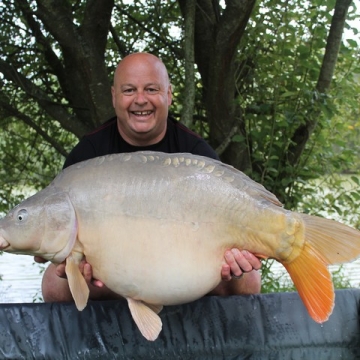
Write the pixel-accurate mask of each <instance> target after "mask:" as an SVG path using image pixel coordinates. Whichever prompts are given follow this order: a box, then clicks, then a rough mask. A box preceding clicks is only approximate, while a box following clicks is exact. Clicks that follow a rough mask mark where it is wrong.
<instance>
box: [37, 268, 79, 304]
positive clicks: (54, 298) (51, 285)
mask: <svg viewBox="0 0 360 360" xmlns="http://www.w3.org/2000/svg"><path fill="white" fill-rule="evenodd" d="M55 269H56V266H55V265H54V264H50V265H49V266H48V267H47V269H46V270H45V272H44V276H43V279H42V283H41V291H42V295H43V299H44V301H45V302H59V301H72V300H73V298H72V296H71V293H70V289H69V284H68V281H67V280H66V279H62V278H60V277H58V276H57V275H56V273H55Z"/></svg>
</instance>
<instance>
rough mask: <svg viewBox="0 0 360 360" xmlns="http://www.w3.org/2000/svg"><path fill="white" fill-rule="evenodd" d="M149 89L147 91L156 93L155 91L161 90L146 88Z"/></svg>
mask: <svg viewBox="0 0 360 360" xmlns="http://www.w3.org/2000/svg"><path fill="white" fill-rule="evenodd" d="M146 90H147V92H149V93H155V92H158V91H159V90H158V89H156V88H148V89H146Z"/></svg>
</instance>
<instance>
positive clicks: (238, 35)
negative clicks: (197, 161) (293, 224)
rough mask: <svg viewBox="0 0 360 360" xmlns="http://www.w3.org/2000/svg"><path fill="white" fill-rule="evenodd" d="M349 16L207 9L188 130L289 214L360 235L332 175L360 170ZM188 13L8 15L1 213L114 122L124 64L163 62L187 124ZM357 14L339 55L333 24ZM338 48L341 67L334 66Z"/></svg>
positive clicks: (292, 5) (18, 1) (0, 116)
mask: <svg viewBox="0 0 360 360" xmlns="http://www.w3.org/2000/svg"><path fill="white" fill-rule="evenodd" d="M349 4H350V0H331V1H328V2H326V3H324V2H322V1H320V0H315V1H300V0H291V1H289V0H262V1H260V2H257V3H255V1H246V2H245V1H244V2H243V1H238V0H236V1H235V0H229V1H226V2H223V1H213V0H197V6H196V14H195V18H194V19H193V21H194V29H195V38H194V44H193V47H194V51H195V62H196V64H194V66H195V70H196V72H195V79H196V80H195V84H194V86H195V90H196V93H195V99H194V101H195V109H194V116H193V121H192V123H191V124H190V126H191V127H192V128H193V129H194V130H196V131H197V132H199V133H200V134H201V135H202V136H204V137H205V138H206V139H207V140H208V141H209V142H210V144H211V145H212V146H213V147H215V148H216V149H217V150H218V151H219V153H220V155H221V158H222V160H223V161H225V162H228V163H230V164H232V165H234V166H236V167H237V168H239V169H241V170H243V171H245V172H246V173H248V174H249V175H250V176H251V177H252V178H253V179H254V180H256V181H258V182H261V183H263V184H264V185H265V186H266V187H267V188H268V189H269V190H271V191H272V192H274V193H275V194H276V195H277V196H278V197H279V199H280V200H281V201H282V202H283V203H284V205H285V206H286V207H287V208H289V209H302V210H304V211H305V212H308V213H314V214H316V213H320V214H321V213H323V211H324V210H326V211H327V214H329V213H330V214H331V211H333V210H334V211H336V214H338V215H339V217H340V218H341V220H343V221H347V222H349V223H351V224H353V225H355V226H359V219H358V218H356V217H352V218H350V214H351V213H353V214H356V213H357V209H356V204H357V202H358V200H359V196H360V194H359V190H358V187H357V188H354V189H353V190H351V191H350V192H345V191H341V189H342V187H343V183H342V180H340V179H339V178H336V177H332V176H331V175H332V174H340V173H344V172H346V173H351V174H355V173H358V171H359V166H360V163H359V161H360V160H359V141H358V137H359V128H360V123H359V103H360V101H359V95H358V94H359V93H360V91H359V90H360V89H359V86H360V83H359V72H360V67H359V42H357V41H355V40H354V37H356V36H358V32H357V30H356V29H354V28H353V25H351V23H350V20H354V19H356V16H358V10H357V9H356V7H355V4H354V3H353V4H352V5H350V6H349ZM185 5H186V1H185V0H178V1H177V2H174V1H167V0H155V1H149V0H133V1H129V0H127V1H126V0H118V1H113V0H102V1H101V2H99V1H97V0H80V1H74V0H69V1H61V2H60V1H56V0H47V1H40V0H37V1H35V0H3V1H2V2H1V3H0V11H1V13H2V21H1V23H0V49H1V51H0V84H1V85H0V86H1V88H2V92H1V93H0V132H1V135H0V151H1V153H2V154H3V157H2V158H3V161H2V164H3V166H2V167H1V168H0V172H1V180H0V181H1V186H0V189H1V190H0V212H5V211H6V210H8V209H9V208H10V207H12V206H13V205H14V204H15V203H16V202H18V201H20V200H21V199H22V198H23V197H24V196H27V195H28V193H29V192H31V191H34V190H37V189H40V188H42V187H44V186H45V185H46V184H48V183H49V182H50V180H51V179H52V178H53V177H54V176H55V174H56V173H57V172H58V171H59V170H60V169H61V166H62V163H63V160H64V157H65V156H66V155H67V154H68V152H69V151H70V149H71V148H72V146H73V145H74V144H75V143H76V141H77V139H78V138H79V137H81V136H82V135H83V134H85V133H86V132H88V131H90V130H91V129H93V128H94V127H95V126H97V125H98V124H100V123H101V122H103V121H105V120H107V118H108V117H110V116H112V115H113V109H112V106H111V101H110V84H111V81H112V80H111V79H112V74H113V71H114V69H115V66H116V64H117V62H118V61H119V59H121V58H122V57H124V56H125V55H127V54H129V53H131V52H134V51H148V52H151V53H154V54H155V55H158V56H160V57H161V58H162V59H163V61H164V63H165V64H166V66H167V68H168V70H169V73H170V75H171V82H172V84H173V85H174V103H173V105H172V108H171V111H172V113H173V114H174V115H175V116H176V117H177V118H178V119H180V114H181V113H182V112H183V110H184V107H186V106H187V104H186V103H185V102H184V99H185V94H186V93H187V92H188V89H187V88H186V86H185V81H184V77H185V71H184V68H185V59H184V51H183V49H184V16H185V15H184V11H183V10H184V7H185ZM348 6H349V12H348V14H347V17H346V23H345V28H346V29H347V34H348V33H350V32H351V31H352V32H353V34H354V37H353V38H347V37H345V38H343V41H342V43H341V46H340V48H339V49H338V50H336V46H335V47H334V46H333V44H334V42H335V40H336V38H337V37H338V36H339V35H341V31H342V27H341V24H340V30H341V31H340V30H338V32H337V33H336V34H335V35H336V36H334V35H332V36H329V32H330V30H331V29H333V27H334V26H333V25H334V23H335V25H336V21H335V20H336V19H337V18H336V19H335V16H334V13H335V12H336V13H337V14H338V13H339V11H338V10H339V8H341V7H343V8H345V9H346V10H347V7H348ZM334 9H335V10H336V11H335V12H334ZM340 13H341V11H340ZM190 20H191V19H190ZM337 21H338V20H337ZM338 22H339V21H338ZM340 23H341V21H340ZM187 45H188V44H187ZM329 48H332V49H333V51H335V55H336V56H335V59H336V58H337V62H336V60H332V61H329V60H328V59H327V60H326V57H325V55H326V54H327V53H328V49H329ZM334 48H335V50H334ZM335 63H336V64H337V66H336V67H335V71H334V73H333V74H332V73H331V72H330V75H329V76H327V78H326V80H327V81H328V86H324V85H320V83H322V82H321V81H320V80H324V79H323V78H322V74H323V70H324V68H327V67H331V66H334V65H335ZM187 65H188V64H187ZM323 77H324V76H323ZM330 82H331V86H330ZM319 179H323V180H319ZM319 181H327V182H328V183H327V184H326V187H328V188H330V189H331V188H334V189H336V191H335V193H336V195H335V193H330V192H328V193H326V194H322V195H323V196H322V197H321V199H318V198H317V199H315V196H314V194H315V193H316V192H318V191H321V190H322V189H323V188H324V186H323V185H322V186H320V187H318V186H317V185H318V182H319ZM354 181H356V180H354ZM305 199H306V201H305ZM330 209H333V210H330Z"/></svg>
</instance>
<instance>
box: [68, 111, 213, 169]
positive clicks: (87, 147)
mask: <svg viewBox="0 0 360 360" xmlns="http://www.w3.org/2000/svg"><path fill="white" fill-rule="evenodd" d="M145 150H150V151H160V152H165V153H178V152H182V153H191V154H195V155H202V156H207V157H209V158H213V159H217V160H219V157H218V156H217V154H216V152H215V151H214V150H213V149H212V148H211V147H210V145H209V144H208V143H207V142H206V141H205V140H204V139H202V138H201V137H200V136H199V135H198V134H196V133H194V132H193V131H191V130H190V129H188V128H187V127H186V126H184V125H183V124H181V123H179V122H178V121H176V120H175V119H173V118H171V117H169V118H168V120H167V130H166V134H165V136H164V138H163V139H162V140H161V141H160V142H158V143H157V144H153V145H149V146H134V145H130V144H128V143H127V142H126V141H125V140H124V139H123V138H122V137H121V135H120V134H119V131H118V128H117V121H116V117H114V118H111V119H110V120H108V121H106V122H105V123H104V124H103V125H101V126H100V127H98V128H97V129H95V130H94V131H93V132H91V133H90V134H87V135H85V136H84V137H83V138H82V139H81V140H80V141H79V143H78V144H77V145H76V146H75V147H74V148H73V150H72V151H71V152H70V154H69V156H68V157H67V159H66V160H65V164H64V168H66V167H68V166H70V165H73V164H76V163H78V162H80V161H84V160H88V159H92V158H94V157H97V156H103V155H108V154H116V153H129V152H135V151H145Z"/></svg>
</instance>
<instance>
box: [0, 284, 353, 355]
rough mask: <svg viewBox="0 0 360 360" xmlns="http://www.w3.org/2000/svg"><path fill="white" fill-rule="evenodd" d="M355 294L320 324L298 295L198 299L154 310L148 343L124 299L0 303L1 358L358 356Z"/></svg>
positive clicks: (347, 294)
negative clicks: (156, 329) (78, 304)
mask: <svg viewBox="0 0 360 360" xmlns="http://www.w3.org/2000/svg"><path fill="white" fill-rule="evenodd" d="M359 301H360V290H338V291H336V300H335V308H334V312H333V314H332V315H331V317H330V319H329V321H327V322H326V323H324V324H317V323H315V322H314V321H313V320H312V319H311V318H310V317H309V315H308V314H307V311H306V310H305V308H304V306H303V304H302V302H301V300H300V298H299V296H298V294H297V293H282V294H267V295H255V296H230V297H212V296H208V297H204V298H202V299H200V300H198V301H195V302H193V303H190V304H185V305H182V306H169V307H165V308H164V310H163V311H162V312H161V313H160V316H161V319H162V321H163V330H162V332H161V333H160V336H159V338H158V339H157V340H156V341H154V342H149V341H147V340H146V339H144V338H143V337H142V335H141V334H140V332H139V331H138V329H137V327H136V325H135V324H134V322H133V320H132V319H131V316H130V313H129V310H128V307H127V304H126V302H125V301H104V302H90V303H89V304H88V306H87V307H86V308H85V309H84V310H83V311H82V312H79V311H78V310H77V309H76V308H75V306H74V304H70V303H61V304H60V303H57V304H2V305H0V329H1V330H0V358H1V359H51V360H57V359H59V360H64V359H101V360H106V359H136V360H137V359H146V360H149V359H168V360H174V359H189V360H196V359H206V360H207V359H232V360H234V359H252V360H254V359H274V360H279V359H286V360H287V359H307V360H308V359H309V360H311V359H314V360H322V359H326V360H328V359H336V360H337V359H346V360H351V359H360V329H359Z"/></svg>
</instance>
